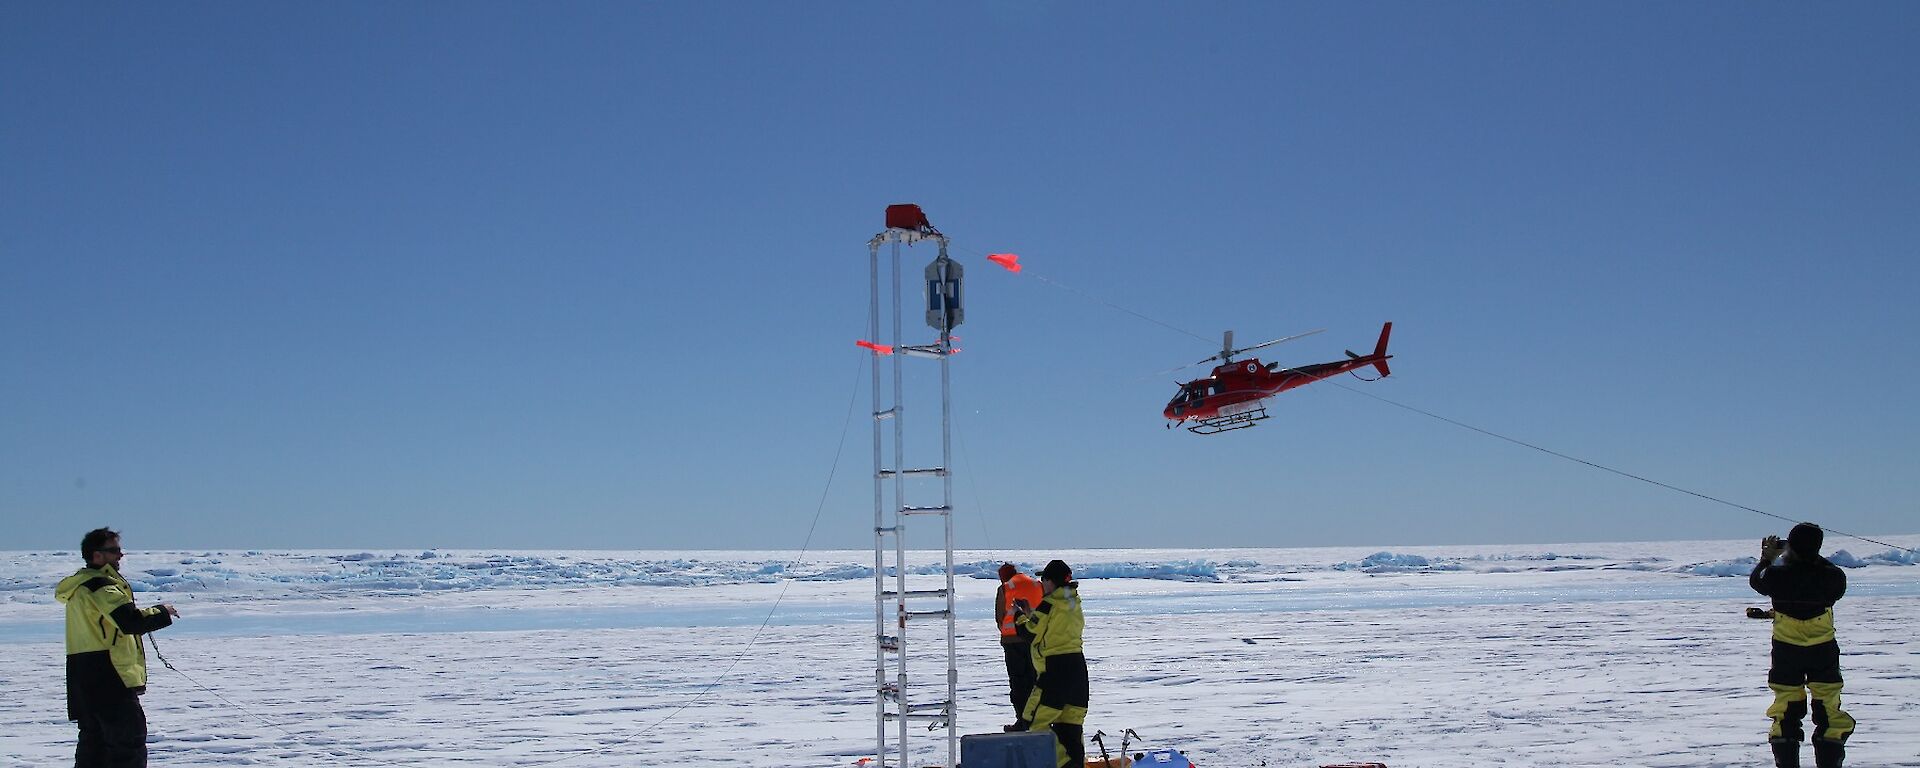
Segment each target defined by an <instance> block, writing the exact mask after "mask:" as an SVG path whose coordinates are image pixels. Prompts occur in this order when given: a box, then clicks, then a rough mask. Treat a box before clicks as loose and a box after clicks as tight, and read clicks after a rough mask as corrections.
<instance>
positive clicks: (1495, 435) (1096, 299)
mask: <svg viewBox="0 0 1920 768" xmlns="http://www.w3.org/2000/svg"><path fill="white" fill-rule="evenodd" d="M949 245H951V241H949ZM955 250H963V251H965V252H967V253H971V254H974V255H983V254H980V253H978V252H976V251H973V250H972V249H962V248H955ZM1030 276H1031V277H1033V278H1034V279H1036V280H1039V281H1041V282H1044V283H1046V284H1048V285H1052V286H1054V287H1057V288H1061V289H1064V290H1067V291H1070V292H1073V293H1076V294H1079V295H1080V296H1082V297H1084V298H1086V299H1089V300H1092V301H1094V302H1096V303H1099V304H1102V305H1105V306H1108V307H1111V308H1113V309H1116V310H1119V311H1121V312H1124V313H1126V314H1129V315H1132V316H1134V317H1137V318H1140V319H1141V320H1145V321H1147V322H1149V323H1153V324H1154V325H1158V326H1160V327H1162V328H1166V329H1169V330H1173V331H1178V332H1180V333H1184V334H1186V335H1188V336H1192V337H1194V338H1196V339H1200V340H1201V341H1205V342H1208V343H1212V340H1211V339H1208V338H1205V337H1203V336H1201V335H1199V334H1197V333H1194V332H1192V331H1188V330H1185V329H1182V328H1179V327H1176V326H1174V325H1170V324H1168V323H1165V322H1162V321H1160V320H1155V319H1153V318H1151V317H1148V316H1146V315H1143V314H1141V313H1139V312H1135V311H1133V310H1131V309H1128V308H1126V307H1123V306H1120V305H1118V304H1115V303H1113V302H1110V301H1107V300H1106V299H1102V298H1099V297H1097V296H1094V295H1092V294H1089V293H1087V292H1085V291H1081V290H1079V289H1077V288H1073V287H1071V286H1068V285H1065V284H1062V283H1059V282H1057V281H1054V280H1049V279H1047V278H1046V277H1043V276H1041V275H1030ZM1322 381H1325V379H1322ZM1331 383H1332V384H1333V385H1334V386H1336V387H1339V388H1341V389H1344V390H1346V391H1348V392H1352V393H1354V394H1356V395H1363V396H1366V397H1371V398H1373V399H1375V400H1378V401H1380V402H1383V403H1386V404H1388V405H1391V406H1395V407H1398V408H1405V409H1406V410H1409V411H1413V412H1414V413H1418V414H1421V415H1423V416H1428V417H1431V418H1434V419H1439V420H1440V421H1444V422H1446V423H1448V424H1452V425H1454V426H1456V427H1460V428H1462V429H1468V430H1472V431H1474V432H1478V433H1480V434H1483V435H1486V436H1488V437H1493V438H1498V439H1501V440H1505V441H1507V442H1510V443H1513V444H1515V445H1519V446H1523V447H1526V448H1531V449H1533V450H1536V451H1539V452H1541V453H1545V454H1548V455H1550V456H1556V457H1559V458H1562V459H1565V460H1567V461H1571V462H1575V463H1577V464H1585V465H1586V466H1589V467H1592V468H1594V469H1598V470H1601V471H1604V472H1611V473H1613V474H1616V475H1619V476H1621V477H1625V478H1630V479H1633V480H1638V481H1640V482H1643V483H1647V484H1649V485H1654V486H1659V487H1661V488H1665V489H1667V490H1670V491H1677V492H1679V493H1684V494H1687V495H1688V496H1693V497H1696V498H1701V499H1705V500H1707V501H1711V502H1715V503H1718V504H1724V505H1726V506H1729V507H1733V508H1734V509H1743V510H1746V511H1748V512H1752V513H1755V514H1759V515H1765V516H1767V517H1771V518H1774V519H1776V520H1784V521H1786V522H1789V523H1799V522H1804V521H1800V520H1795V519H1793V518H1791V517H1787V516H1785V515H1778V514H1774V513H1772V512H1768V511H1766V510H1764V509H1755V508H1753V507H1749V506H1747V505H1745V504H1739V503H1735V502H1731V501H1727V500H1726V499H1722V498H1718V497H1715V496H1709V495H1707V494H1704V493H1700V492H1698V491H1693V490H1688V489H1686V488H1682V487H1680V486H1677V485H1671V484H1668V483H1663V482H1660V481H1658V480H1654V479H1652V478H1647V477H1642V476H1640V475H1636V474H1633V473H1631V472H1626V471H1623V470H1619V469H1614V468H1613V467H1609V466H1606V465H1604V464H1598V463H1595V462H1591V461H1588V460H1586V459H1582V458H1580V457H1577V456H1570V455H1568V454H1564V453H1561V452H1559V451H1555V450H1551V449H1548V448H1544V447H1541V446H1538V445H1534V444H1532V443H1529V442H1526V441H1524V440H1518V439H1515V438H1511V437H1507V436H1506V435H1502V434H1499V433H1497V432H1493V431H1491V430H1485V429H1481V428H1479V427H1476V426H1473V425H1471V424H1467V423H1465V422H1460V421H1456V420H1454V419H1449V418H1447V417H1445V416H1441V415H1440V414H1437V413H1433V412H1430V411H1425V410H1421V409H1419V408H1415V407H1413V406H1411V405H1406V404H1404V403H1397V402H1394V401H1392V400H1388V399H1387V398H1384V397H1381V396H1379V395H1375V394H1373V393H1371V392H1362V391H1360V390H1358V389H1355V388H1353V387H1349V386H1347V385H1345V384H1341V383H1340V382H1337V381H1336V382H1331ZM1821 529H1822V530H1825V531H1829V532H1832V533H1835V534H1838V535H1841V536H1845V537H1847V538H1850V539H1858V540H1860V541H1864V542H1867V543H1869V544H1878V545H1880V546H1883V547H1888V548H1891V549H1893V550H1894V551H1897V552H1920V547H1902V546H1899V545H1895V544H1889V543H1887V542H1884V541H1879V540H1877V539H1870V538H1867V537H1865V536H1861V535H1859V534H1854V533H1847V532H1846V531H1841V530H1837V529H1834V528H1827V527H1825V526H1822V528H1821Z"/></svg>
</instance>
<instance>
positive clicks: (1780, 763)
mask: <svg viewBox="0 0 1920 768" xmlns="http://www.w3.org/2000/svg"><path fill="white" fill-rule="evenodd" d="M1768 743H1770V744H1772V745H1773V768H1800V742H1798V741H1787V740H1786V739H1774V740H1772V741H1770V742H1768ZM1835 765H1839V763H1835Z"/></svg>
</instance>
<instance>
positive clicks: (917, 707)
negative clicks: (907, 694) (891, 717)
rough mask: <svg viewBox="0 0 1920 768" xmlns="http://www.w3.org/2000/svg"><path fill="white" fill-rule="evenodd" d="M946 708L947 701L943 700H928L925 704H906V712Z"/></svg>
mask: <svg viewBox="0 0 1920 768" xmlns="http://www.w3.org/2000/svg"><path fill="white" fill-rule="evenodd" d="M946 708H947V702H944V701H929V702H927V703H925V704H908V705H907V711H908V712H925V711H927V710H929V709H940V710H944V709H946Z"/></svg>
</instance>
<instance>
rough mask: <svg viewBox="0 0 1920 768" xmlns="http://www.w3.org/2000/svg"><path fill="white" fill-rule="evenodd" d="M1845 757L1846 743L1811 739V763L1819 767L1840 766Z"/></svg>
mask: <svg viewBox="0 0 1920 768" xmlns="http://www.w3.org/2000/svg"><path fill="white" fill-rule="evenodd" d="M1846 759H1847V745H1846V744H1844V743H1841V742H1838V741H1827V740H1826V739H1814V740H1813V764H1814V765H1816V766H1818V767H1819V768H1840V763H1842V762H1844V761H1845V760H1846Z"/></svg>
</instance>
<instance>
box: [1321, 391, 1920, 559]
mask: <svg viewBox="0 0 1920 768" xmlns="http://www.w3.org/2000/svg"><path fill="white" fill-rule="evenodd" d="M1328 383H1330V384H1332V385H1334V386H1336V387H1339V388H1341V389H1344V390H1346V391H1348V392H1352V393H1354V394H1356V395H1360V396H1362V397H1370V398H1373V399H1375V400H1378V401H1380V402H1383V403H1386V404H1387V405H1391V406H1393V407H1395V408H1404V409H1406V410H1409V411H1412V412H1414V413H1417V414H1420V415H1422V416H1426V417H1428V418H1432V419H1438V420H1440V421H1444V422H1446V423H1448V424H1452V425H1454V426H1456V427H1459V428H1461V429H1466V430H1471V431H1474V432H1478V433H1480V434H1483V435H1486V436H1487V437H1492V438H1496V439H1500V440H1505V441H1507V442H1509V443H1513V444H1514V445H1518V446H1521V447H1523V448H1531V449H1533V450H1536V451H1539V452H1541V453H1544V454H1547V455H1549V456H1555V457H1558V458H1562V459H1566V460H1567V461H1571V462H1574V463H1576V464H1585V465H1587V466H1589V467H1592V468H1594V469H1598V470H1600V471H1602V472H1611V473H1613V474H1616V475H1619V476H1621V477H1625V478H1630V479H1633V480H1638V481H1640V482H1643V483H1646V484H1648V485H1655V486H1659V487H1661V488H1665V489H1667V490H1669V491H1678V492H1680V493H1684V494H1686V495H1688V496H1693V497H1695V498H1700V499H1706V500H1707V501H1711V502H1714V503H1717V504H1725V505H1727V506H1729V507H1733V508H1734V509H1744V510H1746V511H1748V512H1752V513H1754V514H1758V515H1766V516H1767V517H1771V518H1774V519H1776V520H1784V521H1786V522H1789V523H1801V522H1805V521H1802V520H1795V519H1793V518H1791V517H1787V516H1786V515H1777V514H1774V513H1772V512H1768V511H1766V510H1764V509H1755V508H1753V507H1749V506H1747V505H1745V504H1740V503H1736V502H1732V501H1727V500H1726V499H1722V498H1720V497H1718V496H1710V495H1707V494H1704V493H1701V492H1699V491H1695V490H1689V489H1686V488H1682V487H1680V486H1677V485H1673V484H1671V483H1663V482H1660V481H1659V480H1655V479H1653V478H1650V477H1642V476H1640V475H1636V474H1634V473H1632V472H1628V471H1625V470H1621V469H1614V468H1613V467H1609V466H1607V465H1605V464H1600V463H1598V462H1593V461H1588V460H1586V459H1583V458H1580V457H1578V456H1571V455H1568V454H1565V453H1561V452H1559V451H1556V450H1553V449H1551V448H1546V447H1542V446H1539V445H1534V444H1533V443H1529V442H1527V441H1525V440H1520V439H1518V438H1512V437H1508V436H1506V435H1503V434H1500V433H1498V432H1494V431H1492V430H1488V429H1481V428H1479V427H1476V426H1474V425H1472V424H1468V423H1466V422H1463V421H1458V420H1455V419H1449V418H1447V417H1445V416H1442V415H1440V414H1437V413H1434V412H1432V411H1428V410H1424V409H1421V408H1415V407H1413V406H1411V405H1407V404H1406V403H1400V402H1395V401H1393V400H1389V399H1387V398H1384V397H1381V396H1379V395H1376V394H1373V393H1372V392H1363V391H1361V390H1360V389H1358V388H1356V387H1349V386H1347V385H1345V384H1342V383H1340V382H1337V381H1334V382H1328ZM1821 529H1822V530H1825V531H1827V532H1828V533H1835V534H1839V535H1841V536H1845V537H1847V538H1850V539H1859V540H1860V541H1864V542H1867V543H1868V544H1878V545H1880V546H1883V547H1888V548H1890V549H1893V550H1894V551H1896V552H1920V549H1916V548H1914V547H1902V546H1899V545H1896V544H1889V543H1887V542H1884V541H1878V540H1875V539H1869V538H1867V537H1865V536H1861V535H1859V534H1857V533H1847V532H1846V531H1842V530H1837V529H1833V528H1827V527H1825V526H1821Z"/></svg>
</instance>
